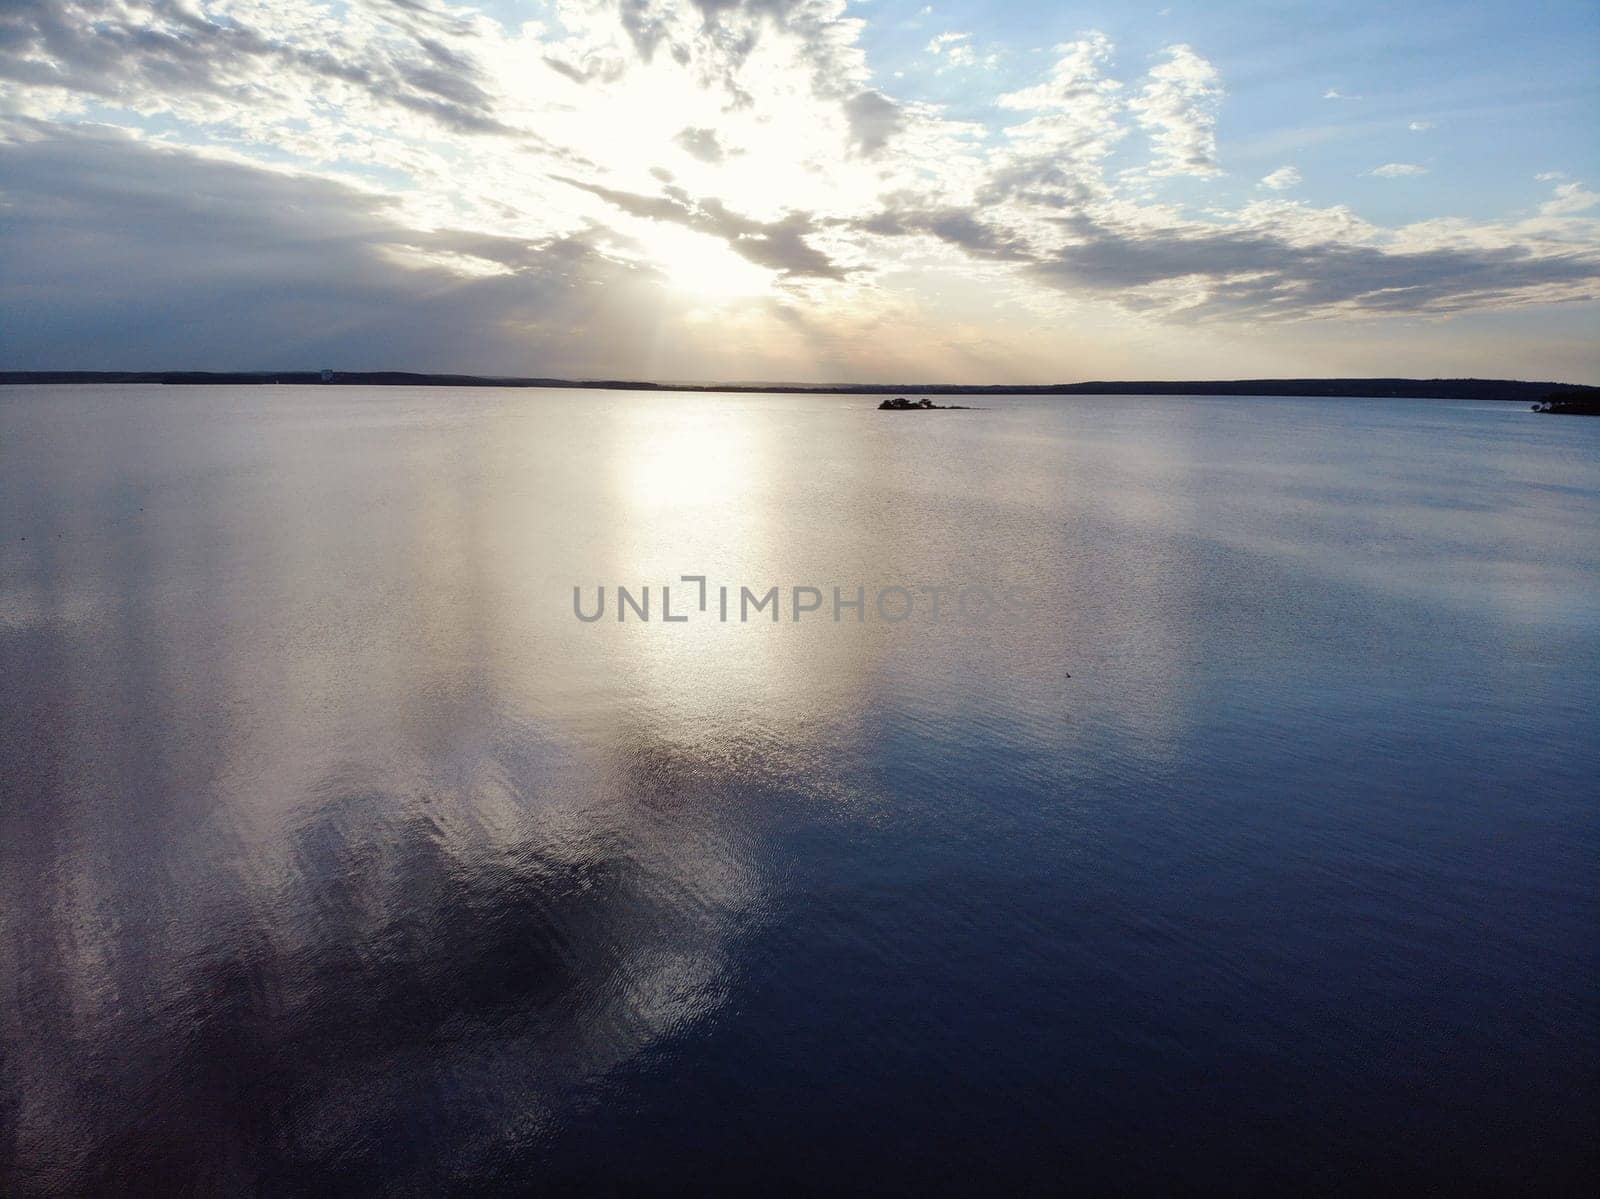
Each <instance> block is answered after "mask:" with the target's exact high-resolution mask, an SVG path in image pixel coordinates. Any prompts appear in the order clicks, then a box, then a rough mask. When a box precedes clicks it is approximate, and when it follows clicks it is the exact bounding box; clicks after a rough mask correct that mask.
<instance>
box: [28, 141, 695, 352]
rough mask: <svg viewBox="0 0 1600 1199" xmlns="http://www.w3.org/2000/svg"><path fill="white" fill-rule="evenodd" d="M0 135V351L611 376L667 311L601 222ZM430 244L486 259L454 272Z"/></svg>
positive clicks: (166, 152) (649, 340) (149, 150)
mask: <svg viewBox="0 0 1600 1199" xmlns="http://www.w3.org/2000/svg"><path fill="white" fill-rule="evenodd" d="M17 132H19V134H20V135H19V136H17V137H16V138H15V140H11V141H0V178H3V180H4V194H5V201H6V209H5V211H6V220H5V222H4V225H3V232H0V264H3V269H0V308H3V310H4V311H5V312H6V328H5V337H4V339H3V343H0V346H3V349H0V354H3V365H4V366H6V367H7V368H10V369H49V368H59V367H63V366H69V365H70V366H77V367H83V368H102V369H141V368H143V369H158V368H171V367H173V366H174V365H183V366H191V365H192V366H196V367H210V368H230V369H249V368H261V369H271V368H284V367H288V366H298V367H303V368H314V367H317V366H319V365H323V366H335V367H348V368H351V369H358V368H362V367H391V366H392V367H395V368H401V369H414V370H441V369H445V370H453V369H468V370H475V371H482V372H486V373H516V374H556V375H575V376H585V375H587V376H596V375H603V376H615V375H618V374H637V373H642V372H645V371H647V370H648V369H650V368H649V365H648V364H647V363H645V362H644V361H642V360H640V359H638V358H636V357H634V356H633V355H635V354H636V353H638V352H639V351H638V350H637V349H636V347H639V346H649V345H651V344H653V343H654V341H655V339H656V334H657V331H658V326H659V324H660V322H661V321H662V319H663V313H662V311H661V307H660V303H659V298H658V290H657V287H658V282H659V280H658V279H657V278H656V276H654V274H653V273H652V272H650V271H648V270H641V269H639V268H635V267H630V266H627V265H625V264H622V263H620V262H617V261H616V260H614V259H613V258H611V257H609V256H608V255H607V254H605V253H604V252H603V250H602V245H603V244H604V242H605V239H606V237H607V236H608V235H606V234H605V233H604V232H603V231H601V230H598V229H595V230H591V231H589V232H588V233H586V234H581V235H578V236H571V237H566V238H558V239H553V240H547V241H540V242H531V241H526V240H522V239H518V238H508V237H497V236H492V235H487V234H477V233H471V232H465V231H459V230H417V229H413V228H410V227H408V226H407V225H406V224H405V223H404V222H403V221H402V220H401V219H400V217H399V215H398V211H397V209H396V208H395V206H394V204H393V203H392V201H390V200H389V199H388V198H386V197H382V196H374V195H370V194H366V193H364V192H359V191H355V190H352V189H350V188H348V187H344V186H341V185H340V184H337V183H334V182H330V181H327V180H322V179H315V178H308V177H306V176H302V175H290V174H283V173H278V172H273V171H267V170H261V169H257V168H252V167H247V166H241V165H238V164H235V163H230V162H219V161H214V160H209V159H205V158H201V157H198V156H196V155H193V154H188V153H184V152H179V151H175V150H171V149H165V148H158V147H155V146H152V145H149V144H148V143H142V142H139V141H136V140H134V139H132V138H129V137H126V136H124V135H121V134H117V133H113V132H110V131H105V130H91V129H79V130H74V131H71V132H66V131H62V130H56V129H52V128H51V127H49V126H46V125H42V124H40V125H30V126H27V127H25V128H24V129H22V130H20V131H17ZM427 255H466V256H470V257H472V258H477V259H482V260H485V262H486V263H494V264H498V265H499V266H500V267H502V268H503V273H500V274H496V275H492V276H490V277H483V276H481V275H480V276H469V275H463V274H461V273H458V272H456V271H454V270H452V269H450V267H449V266H448V265H437V264H433V263H430V262H429V260H428V259H427V258H426V257H425V256H427Z"/></svg>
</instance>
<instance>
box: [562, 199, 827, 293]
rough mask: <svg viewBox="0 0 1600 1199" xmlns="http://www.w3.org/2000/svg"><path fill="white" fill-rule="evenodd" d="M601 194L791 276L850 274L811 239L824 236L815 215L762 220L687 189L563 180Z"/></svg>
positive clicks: (633, 212) (630, 210) (627, 209)
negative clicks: (651, 192) (649, 189)
mask: <svg viewBox="0 0 1600 1199" xmlns="http://www.w3.org/2000/svg"><path fill="white" fill-rule="evenodd" d="M563 181H564V182H566V183H569V184H571V185H572V186H573V187H576V188H580V189H582V190H584V191H587V192H590V193H592V194H594V195H596V196H599V197H600V198H601V199H602V200H605V201H606V202H607V203H610V204H613V205H615V206H616V207H617V208H620V209H622V211H624V212H626V213H629V214H631V215H633V216H636V217H642V218H644V219H647V220H652V221H665V222H667V223H669V224H674V225H681V226H683V227H684V228H686V229H692V230H694V231H695V232H696V233H704V234H708V235H709V236H711V237H715V238H718V239H720V240H722V241H724V242H726V243H727V244H728V248H729V249H731V250H732V251H733V252H734V253H736V254H738V255H739V256H740V257H742V258H745V259H747V260H749V261H750V262H753V263H755V264H756V265H757V266H764V267H767V268H768V269H769V270H773V271H777V272H778V273H780V274H782V275H785V276H794V277H811V278H816V279H843V278H844V277H845V272H844V270H843V269H842V268H841V267H840V266H839V265H838V264H836V263H834V262H833V261H832V260H830V259H829V258H828V256H827V255H826V254H824V253H822V252H821V251H820V250H817V249H816V248H815V247H813V246H811V245H810V244H809V243H808V242H807V241H806V237H807V236H808V235H810V234H814V233H816V232H818V229H817V227H816V226H815V224H814V223H813V221H812V219H811V216H810V214H808V213H803V212H791V213H788V214H786V215H785V216H784V217H782V218H781V219H780V220H776V221H758V220H754V219H752V218H750V217H746V216H741V215H740V214H738V213H736V212H732V211H730V210H729V209H728V207H727V206H726V205H724V204H723V203H722V201H720V200H717V199H714V198H710V197H701V198H697V199H695V198H691V197H690V196H689V194H688V193H687V192H685V191H684V190H683V189H682V188H679V187H673V186H670V185H668V186H667V187H666V188H665V189H664V190H663V192H662V194H660V195H655V196H647V195H638V194H635V193H633V192H626V191H619V190H617V189H615V188H609V187H603V186H601V185H599V184H596V183H586V182H584V181H582V180H579V179H566V180H563Z"/></svg>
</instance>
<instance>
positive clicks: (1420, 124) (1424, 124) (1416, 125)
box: [1406, 121, 1433, 133]
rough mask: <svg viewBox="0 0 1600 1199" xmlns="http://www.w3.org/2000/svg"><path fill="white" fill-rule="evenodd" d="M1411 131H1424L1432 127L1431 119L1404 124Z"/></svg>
mask: <svg viewBox="0 0 1600 1199" xmlns="http://www.w3.org/2000/svg"><path fill="white" fill-rule="evenodd" d="M1406 128H1407V129H1409V130H1411V132H1412V133H1426V132H1428V130H1430V129H1432V128H1433V122H1432V121H1412V122H1411V123H1410V124H1409V125H1407V126H1406Z"/></svg>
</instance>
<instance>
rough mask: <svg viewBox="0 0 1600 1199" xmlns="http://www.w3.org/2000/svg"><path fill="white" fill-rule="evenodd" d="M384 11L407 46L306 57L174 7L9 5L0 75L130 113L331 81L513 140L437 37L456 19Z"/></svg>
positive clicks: (471, 75) (471, 72)
mask: <svg viewBox="0 0 1600 1199" xmlns="http://www.w3.org/2000/svg"><path fill="white" fill-rule="evenodd" d="M386 7H392V8H393V10H394V12H395V13H396V14H397V15H398V17H400V18H401V19H400V20H398V21H396V22H395V27H396V28H398V29H401V30H405V31H408V32H411V36H410V37H409V38H407V39H403V40H402V39H396V40H393V41H373V42H369V43H366V44H363V45H361V46H359V47H354V46H350V45H344V44H331V45H329V46H327V47H325V48H320V49H315V50H311V49H306V48H305V47H303V46H299V45H294V44H291V43H289V42H287V41H283V40H280V39H277V38H274V37H271V36H268V35H267V34H264V33H261V32H260V31H258V30H255V29H252V28H251V27H249V26H248V25H245V24H243V23H242V22H240V21H239V20H238V19H236V18H230V19H229V20H228V21H227V22H225V23H224V22H218V21H212V20H210V19H209V18H208V17H206V16H205V15H204V14H203V13H200V12H198V11H194V10H191V9H189V8H186V7H184V6H183V5H180V4H176V3H171V2H169V0H150V2H148V3H145V4H143V5H140V4H137V3H133V4H128V5H123V4H112V3H107V2H105V0H7V3H5V4H4V5H3V6H0V79H10V80H13V81H15V82H18V83H25V84H29V85H32V86H35V87H61V88H66V89H69V90H71V91H74V92H78V93H81V94H85V95H90V96H96V97H99V98H101V99H106V100H113V101H117V102H121V103H129V104H133V105H139V104H141V103H145V102H165V101H166V100H169V99H171V98H174V97H184V96H187V97H211V98H214V99H217V100H222V101H227V102H229V103H231V104H249V103H251V102H252V101H254V100H259V99H260V98H261V97H262V96H264V95H267V94H270V93H271V92H272V91H274V90H282V91H292V90H293V88H294V85H295V82H296V81H299V82H300V83H301V84H302V85H304V86H310V87H314V86H316V84H317V83H318V81H323V82H335V83H340V84H346V85H348V86H351V87H356V88H359V89H361V90H363V91H365V92H366V93H367V94H368V95H370V96H371V97H372V98H373V99H375V100H377V101H379V102H382V103H387V104H392V105H395V106H397V107H399V108H402V109H405V110H407V111H410V112H415V113H418V114H420V115H423V116H426V117H428V118H430V119H432V120H434V121H437V122H438V123H439V124H441V125H443V126H445V127H446V128H448V129H451V130H454V131H456V132H459V133H502V134H509V133H514V132H515V131H514V130H511V129H509V128H507V127H506V126H505V125H503V124H501V123H500V122H499V121H498V120H497V119H495V117H494V115H493V100H492V98H491V97H490V95H489V94H488V92H487V91H486V90H485V89H484V87H483V86H482V83H483V75H482V73H481V71H479V69H478V67H477V66H476V64H475V63H473V62H472V61H471V59H469V58H468V57H467V56H465V55H463V54H462V53H460V52H459V51H457V50H453V49H451V48H449V47H448V46H445V45H444V44H443V43H442V42H440V41H439V40H438V36H437V35H440V34H446V33H449V34H460V33H462V32H464V31H465V26H463V25H462V24H461V22H459V21H458V20H456V19H454V18H451V17H449V16H448V15H445V14H441V13H439V12H437V11H436V10H433V9H431V8H429V7H427V6H426V5H423V4H420V3H411V2H408V0H389V4H388V6H386Z"/></svg>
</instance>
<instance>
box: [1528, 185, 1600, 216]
mask: <svg viewBox="0 0 1600 1199" xmlns="http://www.w3.org/2000/svg"><path fill="white" fill-rule="evenodd" d="M1596 204H1600V194H1596V193H1595V192H1592V191H1590V190H1589V189H1588V188H1586V187H1584V186H1583V184H1581V183H1576V182H1574V183H1559V184H1557V185H1556V195H1555V199H1553V200H1546V201H1545V202H1544V203H1543V204H1541V205H1539V213H1540V215H1541V216H1572V215H1573V214H1574V213H1579V212H1587V211H1588V210H1589V209H1591V208H1593V207H1594V206H1595V205H1596Z"/></svg>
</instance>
